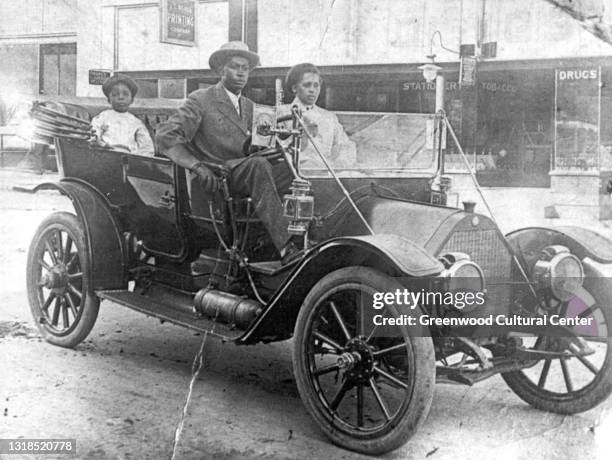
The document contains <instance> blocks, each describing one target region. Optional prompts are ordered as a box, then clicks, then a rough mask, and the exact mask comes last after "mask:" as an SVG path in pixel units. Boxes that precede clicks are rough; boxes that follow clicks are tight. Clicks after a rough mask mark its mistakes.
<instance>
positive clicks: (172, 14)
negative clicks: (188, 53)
mask: <svg viewBox="0 0 612 460" xmlns="http://www.w3.org/2000/svg"><path fill="white" fill-rule="evenodd" d="M160 9H161V41H162V42H164V43H173V44H175V45H185V46H194V45H195V19H196V12H195V0H161V3H160Z"/></svg>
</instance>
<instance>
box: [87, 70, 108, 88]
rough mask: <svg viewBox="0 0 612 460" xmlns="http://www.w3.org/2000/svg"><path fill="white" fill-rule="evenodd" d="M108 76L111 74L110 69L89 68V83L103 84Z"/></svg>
mask: <svg viewBox="0 0 612 460" xmlns="http://www.w3.org/2000/svg"><path fill="white" fill-rule="evenodd" d="M110 76H111V71H110V70H99V69H90V71H89V84H90V85H103V84H104V82H105V81H106V80H107V79H108V78H110Z"/></svg>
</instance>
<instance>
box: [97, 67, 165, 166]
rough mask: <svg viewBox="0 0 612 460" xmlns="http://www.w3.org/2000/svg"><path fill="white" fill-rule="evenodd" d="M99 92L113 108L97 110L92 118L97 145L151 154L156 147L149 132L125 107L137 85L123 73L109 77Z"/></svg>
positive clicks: (128, 104) (136, 90) (139, 153)
mask: <svg viewBox="0 0 612 460" xmlns="http://www.w3.org/2000/svg"><path fill="white" fill-rule="evenodd" d="M102 91H103V92H104V95H105V96H106V98H107V99H108V102H109V103H110V104H111V106H112V109H109V110H105V111H103V112H100V113H99V114H98V115H97V116H95V117H94V118H93V119H92V120H91V125H92V127H93V129H94V130H95V132H96V135H97V144H98V145H100V146H102V147H108V148H112V149H114V150H123V151H125V152H128V153H135V154H137V155H146V156H153V155H154V154H155V148H154V146H153V141H152V140H151V136H150V135H149V131H148V130H147V128H146V126H145V125H144V123H143V122H142V121H140V120H139V119H138V118H136V117H135V116H134V115H132V114H131V113H129V112H128V111H127V110H128V108H129V106H130V105H131V104H132V102H134V97H135V96H136V93H137V92H138V86H136V83H135V82H134V80H132V79H131V78H129V77H127V76H124V75H115V76H113V77H110V78H109V79H107V80H106V81H105V82H104V85H102Z"/></svg>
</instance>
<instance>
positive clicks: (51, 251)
mask: <svg viewBox="0 0 612 460" xmlns="http://www.w3.org/2000/svg"><path fill="white" fill-rule="evenodd" d="M89 270H90V261H89V257H88V253H87V243H86V239H85V231H84V230H83V226H82V225H81V223H80V222H79V220H78V219H77V217H76V216H75V215H73V214H70V213H67V212H56V213H54V214H51V215H50V216H49V217H47V218H46V219H45V220H44V221H43V222H42V223H41V224H40V226H39V227H38V229H37V231H36V233H35V235H34V238H33V239H32V243H31V244H30V249H29V252H28V261H27V288H28V299H29V303H30V310H31V312H32V316H33V318H34V322H35V323H36V325H37V326H38V329H39V330H40V333H41V334H42V336H43V337H44V338H45V339H46V340H47V341H48V342H50V343H52V344H54V345H59V346H61V347H68V348H72V347H74V346H76V345H77V344H79V343H80V342H81V341H83V340H84V339H85V337H87V335H88V334H89V332H90V331H91V328H92V327H93V325H94V323H95V322H96V318H97V317H98V309H99V305H100V300H99V298H98V297H97V296H96V295H95V294H94V293H93V291H92V290H91V286H90V285H89Z"/></svg>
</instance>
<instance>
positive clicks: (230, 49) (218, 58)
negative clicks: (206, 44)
mask: <svg viewBox="0 0 612 460" xmlns="http://www.w3.org/2000/svg"><path fill="white" fill-rule="evenodd" d="M233 56H240V57H243V58H246V59H247V60H248V61H249V65H250V66H251V69H252V68H253V67H256V66H258V65H259V56H258V55H257V53H253V52H252V51H250V50H249V47H248V46H247V45H246V43H243V42H240V41H233V42H228V43H225V44H224V45H222V46H221V48H219V49H218V50H217V51H215V52H214V53H213V54H211V55H210V59H208V64H209V65H210V68H211V69H213V70H218V69H219V68H221V67H223V65H225V63H226V62H227V61H228V60H229V59H230V58H231V57H233Z"/></svg>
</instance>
